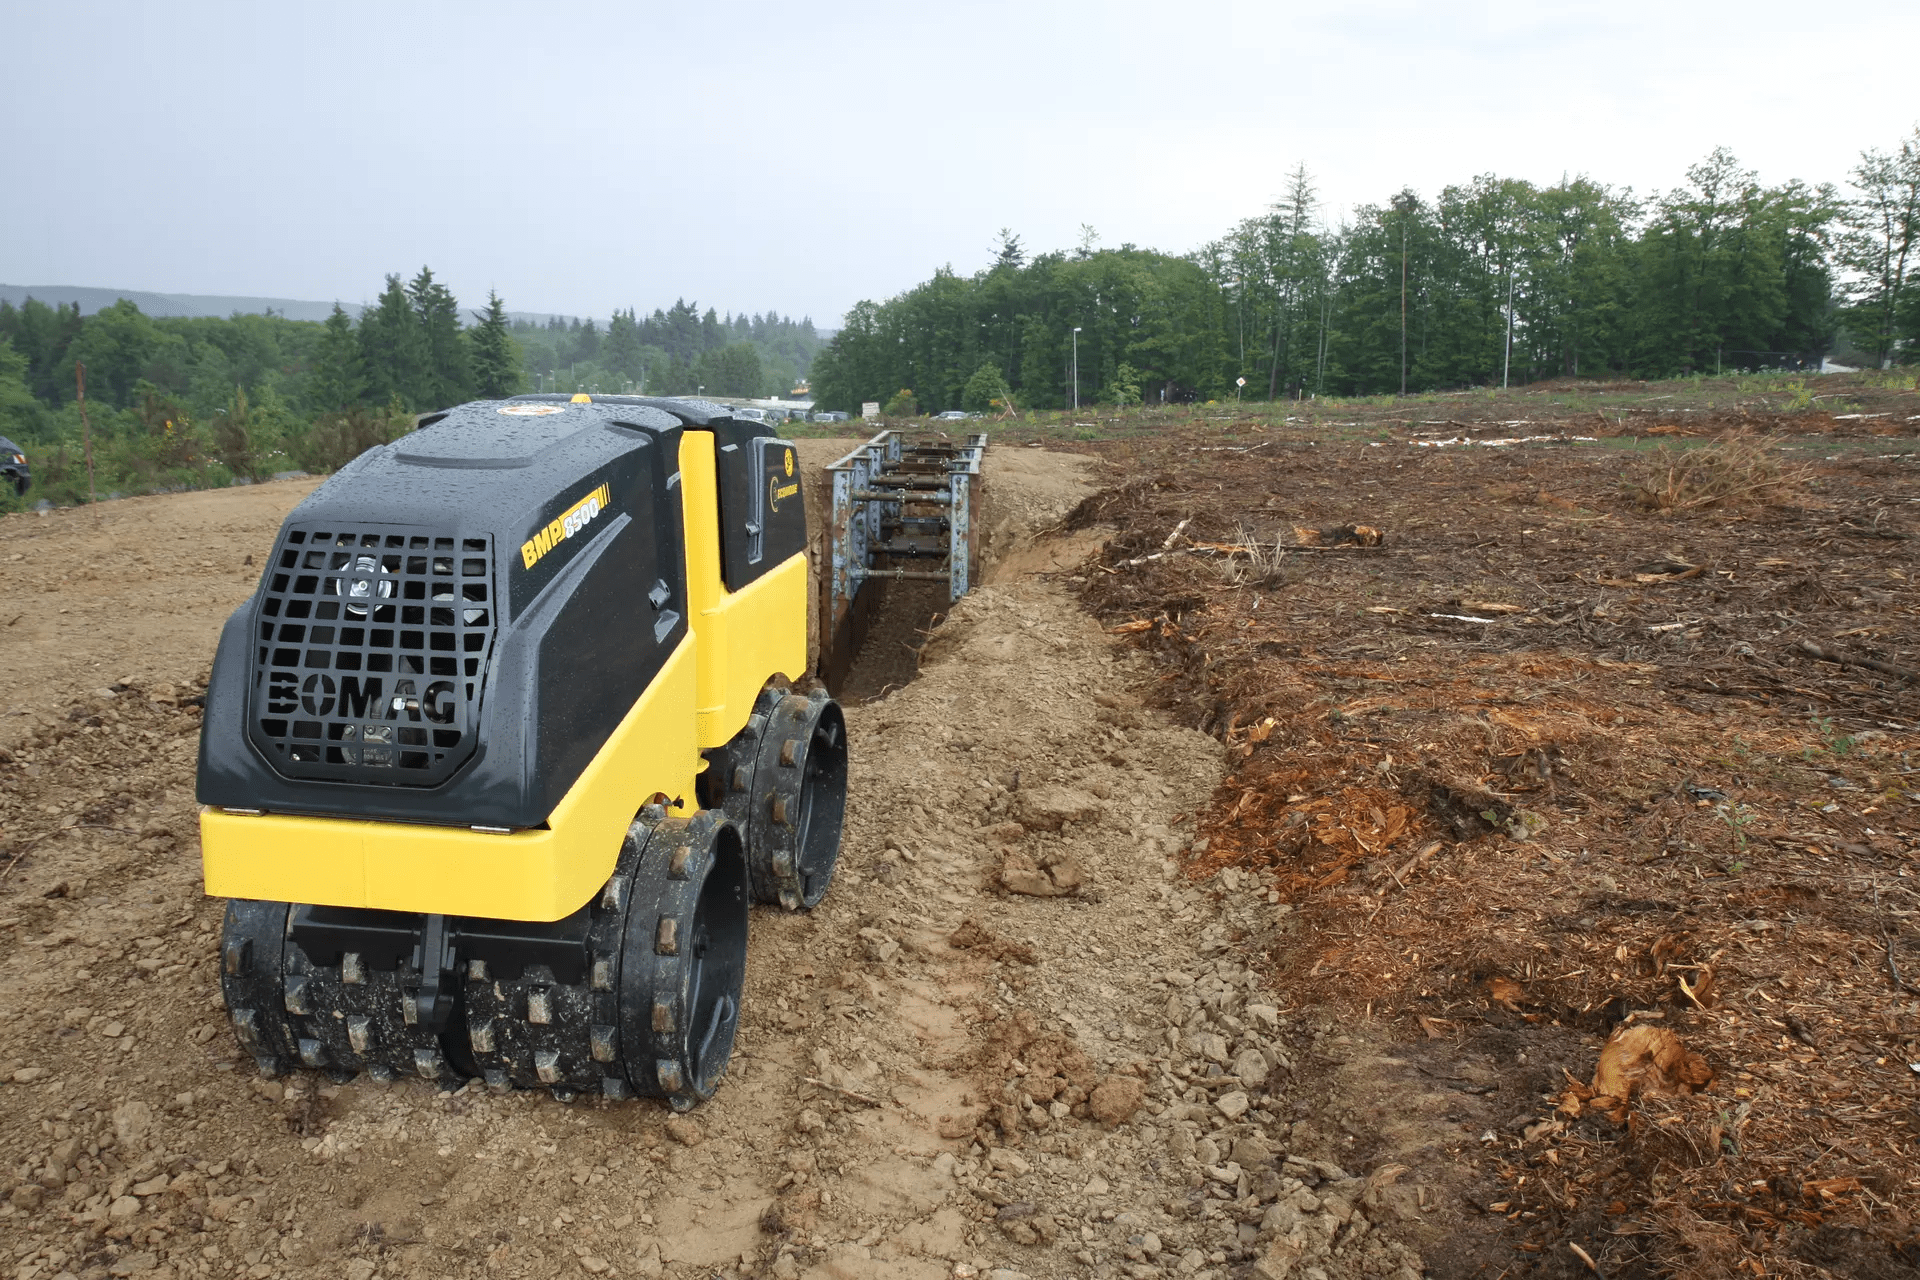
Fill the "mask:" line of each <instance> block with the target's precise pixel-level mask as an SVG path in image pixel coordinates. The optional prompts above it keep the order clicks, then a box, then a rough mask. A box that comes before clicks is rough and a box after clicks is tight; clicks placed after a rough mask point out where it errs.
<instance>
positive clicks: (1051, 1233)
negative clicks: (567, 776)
mask: <svg viewBox="0 0 1920 1280" xmlns="http://www.w3.org/2000/svg"><path fill="white" fill-rule="evenodd" d="M842 447H843V444H835V443H832V442H819V443H817V444H815V443H812V442H810V443H809V444H808V446H807V452H806V454H805V455H804V456H805V458H806V461H807V462H808V464H809V466H810V467H817V466H818V465H820V464H821V463H823V462H825V461H827V460H830V458H831V457H833V456H835V455H836V454H837V453H838V452H839V450H840V449H841V448H842ZM1090 466H1091V464H1089V463H1088V461H1087V460H1085V459H1081V458H1074V457H1070V456H1064V455H1060V454H1055V453H1047V452H1043V451H1038V450H1025V449H1017V448H1005V449H1001V450H997V451H995V452H994V453H993V454H991V455H990V458H989V463H988V482H989V485H990V486H991V492H992V495H993V498H992V501H993V503H994V508H993V512H994V514H993V520H994V536H993V543H994V546H995V548H996V551H997V554H998V555H999V564H998V566H997V568H996V570H995V572H994V574H993V575H992V578H991V580H990V582H989V584H988V585H986V586H985V587H983V588H982V589H981V590H980V591H978V592H977V593H976V594H975V595H974V596H972V597H970V598H969V599H968V600H966V601H965V602H963V603H962V604H961V605H960V606H959V607H957V608H956V609H954V610H953V612H952V615H951V617H950V618H949V620H948V621H947V622H946V623H945V624H944V625H943V626H942V627H941V628H940V629H939V631H938V632H937V633H935V639H936V643H935V644H934V645H932V646H931V648H930V649H929V650H928V652H927V653H926V654H925V655H924V658H923V659H916V661H917V665H918V667H919V675H918V678H917V679H913V680H911V681H910V682H907V683H905V684H904V686H903V687H897V688H892V689H890V690H888V691H886V692H885V693H884V696H878V695H879V694H880V693H881V691H882V690H883V689H886V686H887V685H888V684H889V683H893V682H880V684H879V687H877V688H876V689H875V694H876V696H875V697H873V698H872V699H871V700H869V701H866V702H864V703H862V704H860V705H857V706H854V707H852V708H851V709H850V711H849V716H848V719H849V728H850V732H851V739H852V744H853V753H854V757H853V783H852V785H853V794H852V799H851V803H850V812H849V824H848V831H847V837H846V843H845V846H844V851H843V854H842V864H841V865H842V872H841V878H840V881H839V883H838V884H837V885H836V886H835V888H834V890H833V892H832V893H831V894H830V895H829V897H828V899H827V901H826V903H825V904H823V905H822V907H821V908H820V909H818V910H816V911H815V912H813V913H812V914H810V915H805V916H801V915H784V914H780V913H777V912H757V913H756V915H755V918H754V924H753V936H752V940H751V949H750V961H749V979H748V983H749V985H748V992H747V998H746V1002H745V1011H744V1030H743V1034H742V1036H741V1040H740V1044H739V1048H738V1051H737V1054H736V1058H735V1066H734V1069H733V1071H732V1072H731V1074H730V1078H729V1080H728V1082H727V1083H726V1084H725V1085H724V1087H723V1089H722V1091H721V1093H720V1095H719V1096H718V1097H717V1098H716V1099H715V1101H714V1102H713V1103H712V1104H710V1105H708V1106H707V1107H704V1108H702V1109H701V1110H700V1111H699V1112H697V1113H695V1114H694V1115H693V1116H692V1117H690V1118H687V1119H674V1118H670V1117H669V1115H668V1113H667V1112H666V1111H665V1110H664V1109H662V1108H660V1107H658V1106H656V1105H653V1104H649V1103H633V1104H622V1105H607V1104H605V1103H603V1102H600V1101H584V1102H573V1103H564V1104H563V1103H561V1102H558V1101H556V1100H554V1099H552V1098H550V1097H548V1096H546V1095H544V1094H519V1095H509V1096H496V1095H492V1094H489V1093H487V1092H485V1091H484V1090H481V1089H479V1088H477V1087H468V1088H465V1089H461V1090H458V1091H452V1092H440V1091H436V1090H435V1089H433V1088H431V1087H429V1086H427V1085H425V1084H424V1083H422V1082H419V1081H412V1082H405V1083H399V1084H394V1085H389V1086H382V1085H378V1084H374V1083H371V1082H364V1081H359V1082H353V1083H349V1084H346V1085H335V1084H333V1083H330V1082H329V1081H328V1080H326V1079H325V1078H324V1077H319V1076H314V1075H311V1074H300V1075H297V1076H294V1077H290V1078H288V1079H285V1080H275V1081H269V1080H260V1079H257V1078H255V1077H254V1075H253V1073H252V1070H251V1066H250V1063H249V1062H248V1061H247V1060H245V1059H243V1058H242V1057H241V1055H239V1054H238V1053H237V1051H236V1049H235V1047H234V1045H233V1042H232V1038H231V1034H230V1032H229V1030H228V1028H227V1026H226V1020H225V1015H224V1012H223V1010H222V1009H221V1006H220V998H219V988H218V982H217V977H216V973H215V961H216V948H215V940H216V935H217V929H218V925H219V919H220V910H221V904H219V903H217V902H213V901H209V900H206V899H204V898H203V897H202V896H201V895H200V893H199V886H198V857H197V847H196V844H197V842H196V822H195V808H194V804H193V795H192V785H193V776H192V775H193V764H194V753H195V745H196V737H197V734H198V732H199V722H198V711H199V708H198V705H197V702H196V699H197V696H198V694H199V692H200V690H201V689H203V688H204V680H205V678H206V674H207V663H208V661H209V659H210V655H211V652H212V648H213V644H214V640H215V636H216V633H217V629H218V627H219V624H220V622H221V620H222V619H223V618H224V617H225V615H226V614H227V613H228V611H229V610H230V609H231V608H233V607H234V606H235V605H237V604H238V603H239V602H240V601H241V600H242V599H244V598H245V596H246V595H247V594H248V592H249V591H250V590H251V589H252V586H253V583H254V582H255V580H256V577H257V574H256V571H255V568H254V567H253V566H255V565H257V564H258V563H259V561H260V558H261V557H262V555H263V554H264V553H265V552H266V551H267V549H268V547H269V545H270V543H271V540H272V537H273V535H274V532H275V529H276V527H277V525H278V523H279V520H280V518H281V516H282V515H283V514H284V513H285V511H286V510H288V509H289V508H290V507H291V506H292V505H293V504H294V503H295V502H296V501H297V500H298V499H299V498H300V497H301V496H302V495H303V494H304V492H306V490H307V488H308V487H309V486H307V485H303V484H275V485H266V486H259V487H256V488H253V489H246V490H236V491H229V492H224V493H215V494H192V495H179V496H172V497H162V498H150V499H139V500H132V501H126V502H118V503H113V504H107V505H105V506H103V507H101V508H99V509H98V510H97V511H96V512H85V511H82V512H73V511H65V512H55V513H52V514H49V515H45V516H33V515H25V516H15V517H8V518H6V519H4V520H0V601H4V602H5V612H4V614H3V615H0V671H4V672H5V674H6V684H5V686H4V692H0V1250H4V1255H3V1256H0V1266H4V1267H6V1268H8V1269H9V1270H10V1272H11V1274H12V1275H13V1276H14V1277H16V1280H43V1278H46V1277H63V1276H72V1277H84V1278H86V1280H101V1278H102V1277H108V1276H115V1277H120V1276H127V1277H148V1276H150V1277H156V1278H157V1277H167V1278H169V1280H187V1278H188V1277H201V1276H210V1277H229V1276H246V1277H250V1278H251V1280H265V1278H266V1277H270V1276H300V1277H306V1276H313V1277H323V1276H324V1277H338V1276H341V1275H345V1276H347V1277H350V1280H373V1278H374V1277H376V1276H378V1277H389V1278H395V1277H410V1278H411V1277H444V1276H463V1277H464V1276H473V1277H480V1276H501V1277H552V1276H565V1275H571V1274H576V1273H578V1274H584V1275H616V1276H617V1275H637V1276H661V1275H665V1276H674V1277H687V1278H691V1277H696V1276H698V1277H711V1276H716V1275H719V1276H764V1275H772V1276H778V1277H796V1276H802V1275H804V1276H808V1277H813V1278H815V1280H825V1278H828V1277H836V1278H840V1280H847V1278H850V1277H851V1278H856V1280H857V1278H872V1280H877V1278H882V1277H902V1278H908V1280H913V1278H919V1277H926V1278H928V1280H932V1278H933V1277H947V1276H953V1277H961V1278H964V1277H969V1276H989V1275H990V1276H993V1277H995V1280H1018V1278H1019V1277H1022V1276H1030V1277H1035V1278H1044V1277H1053V1276H1096V1277H1102V1278H1103V1280H1104V1278H1106V1277H1113V1276H1127V1277H1138V1278H1140V1280H1145V1278H1146V1277H1155V1276H1175V1275H1178V1276H1188V1277H1195V1278H1196V1280H1224V1277H1226V1276H1228V1275H1230V1274H1246V1273H1248V1272H1249V1270H1250V1269H1254V1270H1257V1271H1258V1273H1259V1274H1260V1275H1263V1276H1267V1277H1278V1276H1284V1275H1287V1274H1290V1273H1292V1274H1299V1275H1304V1276H1308V1277H1313V1278H1314V1280H1319V1278H1320V1277H1347V1276H1359V1275H1380V1276H1395V1277H1399V1278H1400V1280H1406V1278H1407V1277H1412V1276H1415V1275H1417V1274H1418V1273H1419V1272H1420V1270H1421V1269H1422V1263H1421V1260H1420V1258H1419V1257H1418V1256H1417V1254H1416V1253H1415V1252H1413V1251H1412V1250H1411V1249H1410V1248H1409V1247H1408V1246H1407V1244H1406V1243H1405V1239H1406V1238H1407V1233H1408V1232H1409V1231H1411V1230H1412V1229H1413V1227H1414V1226H1415V1225H1417V1223H1416V1222H1415V1221H1414V1220H1417V1219H1418V1218H1419V1217H1420V1214H1421V1206H1422V1205H1423V1204H1425V1203H1427V1202H1428V1199H1429V1198H1430V1197H1431V1196H1433V1195H1435V1194H1437V1193H1436V1192H1435V1191H1433V1190H1432V1189H1430V1188H1428V1187H1427V1186H1426V1185H1425V1183H1424V1182H1423V1181H1422V1175H1421V1174H1420V1173H1419V1172H1417V1171H1413V1172H1409V1171H1408V1169H1406V1168H1405V1167H1404V1166H1384V1167H1375V1166H1371V1165H1368V1164H1366V1163H1364V1162H1363V1161H1361V1160H1360V1159H1358V1158H1357V1157H1358V1156H1359V1155H1360V1154H1361V1153H1362V1152H1363V1151H1364V1150H1366V1149H1370V1148H1374V1147H1378V1146H1379V1145H1380V1144H1379V1143H1377V1142H1376V1141H1375V1140H1374V1138H1373V1136H1372V1134H1371V1133H1370V1132H1368V1131H1361V1136H1359V1137H1356V1136H1355V1135H1354V1134H1353V1133H1350V1132H1346V1131H1343V1130H1341V1129H1339V1128H1338V1127H1337V1124H1338V1122H1337V1119H1336V1118H1335V1117H1334V1115H1333V1114H1332V1112H1331V1111H1330V1110H1329V1106H1330V1105H1331V1104H1330V1103H1328V1101H1327V1099H1329V1098H1331V1097H1333V1095H1332V1094H1330V1093H1329V1092H1328V1090H1329V1087H1330V1086H1329V1085H1328V1084H1327V1082H1326V1079H1325V1078H1324V1076H1323V1072H1322V1069H1321V1066H1319V1065H1316V1061H1317V1060H1316V1059H1315V1058H1314V1057H1313V1054H1312V1050H1311V1048H1310V1043H1311V1042H1312V1040H1313V1039H1314V1037H1316V1036H1320V1037H1322V1038H1324V1035H1325V1034H1326V1033H1328V1032H1331V1031H1333V1030H1334V1029H1335V1028H1334V1026H1333V1023H1332V1022H1331V1021H1329V1020H1327V1019H1325V1018H1322V1017H1320V1016H1319V1015H1318V1014H1316V1013H1314V1012H1312V1011H1303V1010H1301V1009H1300V1007H1299V1003H1298V1001H1297V1000H1285V1001H1283V1000H1282V999H1281V998H1280V997H1278V996H1277V995H1275V994H1274V993H1273V992H1272V991H1270V990H1269V989H1268V988H1267V987H1266V985H1265V979H1264V977H1263V976H1262V975H1261V974H1260V973H1258V972H1256V971H1254V970H1253V969H1251V968H1250V967H1249V964H1248V961H1249V959H1250V958H1253V953H1252V952H1250V951H1249V950H1248V949H1246V948H1245V947H1244V946H1241V945H1239V944H1238V943H1236V942H1235V941H1234V939H1236V938H1240V937H1244V936H1251V934H1252V933H1253V932H1255V931H1257V930H1259V929H1263V928H1265V927H1267V925H1268V924H1269V923H1270V922H1271V919H1272V908H1271V904H1270V903H1269V902H1268V899H1267V896H1266V892H1265V889H1264V887H1261V888H1259V889H1258V890H1256V889H1255V888H1253V887H1251V886H1245V887H1243V888H1242V889H1240V890H1238V891H1235V890H1232V889H1228V888H1225V887H1223V886H1222V884H1221V883H1220V882H1219V881H1218V880H1216V881H1214V882H1213V883H1211V884H1208V885H1197V884H1193V883H1191V882H1190V881H1189V880H1188V879H1187V878H1185V877H1184V876H1183V875H1182V872H1181V860H1182V859H1183V858H1184V857H1186V856H1187V854H1188V852H1189V847H1190V845H1191V844H1192V842H1193V825H1192V819H1193V815H1194V813H1195V812H1196V810H1198V809H1199V808H1201V807H1203V806H1204V805H1205V804H1206V803H1207V802H1208V799H1209V797H1211V796H1213V795H1214V794H1215V793H1216V791H1217V789H1218V788H1219V786H1220V784H1221V780H1222V777H1223V773H1224V769H1225V765H1226V758H1225V749H1224V748H1223V747H1222V746H1221V745H1220V743H1219V742H1217V741H1216V740H1215V739H1214V738H1212V737H1209V736H1208V735H1206V734H1203V733H1200V732H1198V731H1196V730H1195V729H1193V728H1191V727H1186V726H1183V725H1181V724H1178V723H1175V718H1174V717H1173V716H1171V715H1169V714H1168V713H1166V712H1163V711H1159V710H1155V709H1153V708H1151V707H1150V706H1148V705H1147V701H1148V699H1149V698H1150V697H1151V696H1152V695H1153V693H1154V688H1155V659H1154V658H1153V657H1152V655H1150V654H1147V653H1143V652H1139V651H1137V650H1136V649H1134V648H1133V647H1132V645H1131V644H1130V643H1129V642H1128V641H1127V640H1126V639H1124V638H1115V637H1112V636H1109V635H1107V634H1105V632H1104V631H1103V630H1102V629H1101V627H1100V625H1099V623H1098V622H1097V621H1096V620H1095V619H1094V618H1093V617H1092V616H1091V615H1090V614H1089V613H1087V612H1086V611H1085V610H1084V609H1083V608H1081V607H1080V605H1079V604H1078V602H1077V601H1076V600H1075V599H1074V598H1073V594H1072V589H1071V587H1070V586H1069V585H1068V584H1066V583H1064V582H1063V581H1062V579H1061V574H1062V572H1063V567H1064V566H1068V565H1072V564H1077V563H1078V562H1079V561H1081V560H1082V559H1084V557H1085V556H1086V555H1087V554H1088V553H1090V552H1092V551H1093V550H1095V549H1097V547H1098V546H1099V545H1100V543H1101V541H1102V540H1103V537H1104V535H1103V534H1102V533H1101V532H1100V531H1098V530H1094V531H1082V532H1080V533H1078V534H1074V535H1070V536H1068V537H1067V538H1066V539H1065V540H1059V539H1055V540H1052V541H1047V540H1037V539H1036V535H1037V533H1038V532H1039V531H1041V530H1044V529H1047V528H1049V527H1053V526H1057V525H1059V524H1060V523H1061V522H1062V521H1063V520H1064V519H1065V517H1066V516H1067V514H1068V513H1069V512H1070V511H1071V510H1072V509H1073V508H1074V507H1075V506H1076V504H1078V503H1080V502H1081V501H1082V500H1083V499H1084V498H1086V497H1087V496H1088V495H1089V494H1090V493H1091V492H1092V491H1093V488H1094V485H1093V483H1092V481H1091V480H1090V478H1089V476H1088V471H1089V470H1090ZM249 557H251V559H252V564H249ZM16 614H17V615H18V616H17V617H15V616H14V615H16ZM10 620H11V621H10ZM915 625H919V624H915ZM909 674H911V672H909ZM1283 1005H1286V1006H1287V1007H1288V1008H1287V1011H1285V1012H1283V1011H1282V1006H1283Z"/></svg>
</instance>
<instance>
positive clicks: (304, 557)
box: [247, 522, 497, 787]
mask: <svg viewBox="0 0 1920 1280" xmlns="http://www.w3.org/2000/svg"><path fill="white" fill-rule="evenodd" d="M496 595H497V592H496V587H495V583H494V580H493V544H492V539H491V538H490V537H485V536H482V537H477V538H475V537H467V538H461V537H453V536H451V535H449V534H448V533H447V532H446V531H445V530H436V529H424V528H411V527H407V526H403V525H390V524H382V525H375V524H356V525H343V524H340V523H337V522H335V523H329V524H324V525H323V524H306V525H298V524H295V525H288V526H287V527H286V528H284V529H283V530H282V531H281V536H280V542H279V544H278V545H277V546H276V547H275V548H274V552H273V562H272V567H271V568H270V569H269V570H268V571H267V575H266V584H265V587H264V589H263V590H262V591H261V592H260V603H259V607H258V609H257V610H256V611H255V613H254V624H253V625H254V634H253V650H254V653H253V681H252V687H251V689H250V690H249V703H250V706H249V714H248V717H247V731H248V735H249V736H250V737H251V738H252V739H253V742H254V745H255V746H257V747H258V748H259V749H260V751H261V753H262V754H263V755H265V756H266V758H267V759H268V760H270V761H272V762H273V767H274V768H275V769H276V770H277V771H278V772H279V773H281V774H282V775H284V776H286V777H289V778H302V779H315V780H328V781H336V782H361V783H377V784H383V785H387V786H413V787H431V786H436V785H438V784H439V783H441V782H444V781H446V779H447V778H449V777H451V776H452V775H453V773H454V771H455V770H457V769H458V768H459V767H460V766H461V765H462V764H464V763H466V761H467V760H468V758H469V757H471V756H472V755H473V751H474V747H475V745H476V737H475V731H476V730H475V727H476V725H477V724H478V721H479V712H480V699H481V695H482V692H483V690H484V687H485V684H486V674H487V660H488V658H489V657H491V655H492V652H493V639H494V632H495V627H496V623H495V608H496V604H497V599H496Z"/></svg>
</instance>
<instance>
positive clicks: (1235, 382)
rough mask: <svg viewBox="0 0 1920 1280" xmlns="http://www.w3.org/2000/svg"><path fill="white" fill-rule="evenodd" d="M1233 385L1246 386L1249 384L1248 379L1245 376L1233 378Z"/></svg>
mask: <svg viewBox="0 0 1920 1280" xmlns="http://www.w3.org/2000/svg"><path fill="white" fill-rule="evenodd" d="M1233 385H1234V386H1236V387H1244V386H1246V385H1247V380H1246V379H1245V378H1235V379H1234V380H1233Z"/></svg>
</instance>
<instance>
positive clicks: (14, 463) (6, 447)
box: [0, 436, 33, 497]
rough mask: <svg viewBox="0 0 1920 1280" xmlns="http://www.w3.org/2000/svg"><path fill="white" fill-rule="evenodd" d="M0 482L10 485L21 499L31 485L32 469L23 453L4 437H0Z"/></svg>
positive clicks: (17, 446)
mask: <svg viewBox="0 0 1920 1280" xmlns="http://www.w3.org/2000/svg"><path fill="white" fill-rule="evenodd" d="M0 481H5V482H6V483H7V484H10V485H12V486H13V491H14V493H15V494H17V495H20V496H22V497H24V496H25V495H26V492H27V486H28V485H31V484H32V483H33V468H32V467H31V466H30V465H29V464H28V462H27V455H26V453H25V451H24V450H22V449H21V448H20V446H19V445H17V444H15V443H14V442H13V441H11V440H9V439H7V438H6V437H5V436H0Z"/></svg>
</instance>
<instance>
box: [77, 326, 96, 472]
mask: <svg viewBox="0 0 1920 1280" xmlns="http://www.w3.org/2000/svg"><path fill="white" fill-rule="evenodd" d="M73 384H74V386H75V388H76V389H77V390H78V391H79V393H80V442H81V444H82V445H83V446H84V447H85V449H86V451H87V505H88V506H92V505H93V504H94V503H95V502H96V501H97V499H96V498H95V497H94V496H93V430H92V428H90V427H88V426H87V366H86V365H84V364H82V363H81V362H80V361H78V360H75V361H74V362H73Z"/></svg>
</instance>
